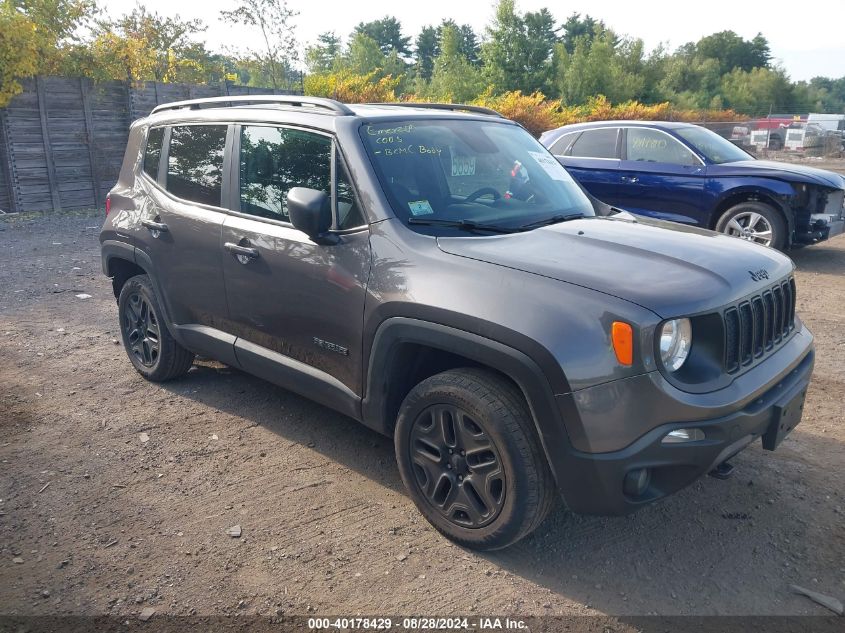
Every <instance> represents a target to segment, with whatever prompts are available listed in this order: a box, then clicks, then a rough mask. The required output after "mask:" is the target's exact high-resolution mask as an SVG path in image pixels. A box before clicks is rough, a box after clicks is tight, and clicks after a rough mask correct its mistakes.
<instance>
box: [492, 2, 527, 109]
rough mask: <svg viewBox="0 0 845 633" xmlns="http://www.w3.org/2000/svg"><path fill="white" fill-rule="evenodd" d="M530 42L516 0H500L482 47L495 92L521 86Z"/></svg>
mask: <svg viewBox="0 0 845 633" xmlns="http://www.w3.org/2000/svg"><path fill="white" fill-rule="evenodd" d="M526 48H527V42H526V40H525V31H524V29H523V22H522V18H521V17H520V16H519V14H517V12H516V5H515V3H514V0H499V3H498V5H496V14H495V17H494V19H493V22H492V24H491V25H490V26H489V27H488V28H487V41H486V42H485V43H484V44H483V45H482V47H481V57H482V60H483V63H484V71H485V75H486V77H487V79H488V81H489V83H490V85H491V86H492V89H493V92H494V93H501V92H507V91H510V90H520V89H522V86H523V77H524V72H525V51H526Z"/></svg>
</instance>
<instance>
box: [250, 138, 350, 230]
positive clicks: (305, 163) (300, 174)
mask: <svg viewBox="0 0 845 633" xmlns="http://www.w3.org/2000/svg"><path fill="white" fill-rule="evenodd" d="M331 156H332V142H331V139H329V138H328V137H326V136H323V135H321V134H314V133H312V132H305V131H302V130H294V129H289V128H279V127H269V126H244V127H243V128H241V153H240V210H241V212H242V213H249V214H251V215H257V216H260V217H263V218H271V219H274V220H283V221H285V222H287V221H289V216H288V211H287V195H288V191H289V190H290V189H291V188H293V187H308V188H309V189H317V190H319V191H325V192H326V193H327V194H329V193H330V191H331ZM350 209H351V207H350V208H349V209H347V210H350Z"/></svg>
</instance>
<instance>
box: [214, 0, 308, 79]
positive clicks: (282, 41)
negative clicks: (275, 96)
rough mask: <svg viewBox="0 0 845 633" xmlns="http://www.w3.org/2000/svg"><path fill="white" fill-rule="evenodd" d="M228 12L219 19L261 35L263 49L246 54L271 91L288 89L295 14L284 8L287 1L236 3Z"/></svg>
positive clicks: (293, 60) (293, 57)
mask: <svg viewBox="0 0 845 633" xmlns="http://www.w3.org/2000/svg"><path fill="white" fill-rule="evenodd" d="M238 2H239V4H238V6H237V7H236V8H235V9H233V10H231V11H221V12H220V15H221V17H222V18H223V19H224V20H225V21H227V22H231V23H233V24H245V25H247V26H252V27H255V28H257V29H258V30H260V31H261V36H262V40H263V42H264V46H263V47H261V48H253V49H251V50H250V53H251V54H252V56H253V57H254V58H255V60H256V61H257V62H258V63H259V65H260V66H262V67H263V68H264V71H265V73H266V75H267V77H268V79H269V81H270V83H271V85H272V86H273V88H282V87H288V88H289V87H291V86H292V83H293V76H294V72H293V67H294V64H295V63H296V61H297V59H298V55H297V40H296V30H295V28H294V25H293V24H292V23H291V19H292V18H294V17H296V16H297V15H298V13H297V12H296V11H294V10H292V9H291V8H290V7H288V3H287V0H238Z"/></svg>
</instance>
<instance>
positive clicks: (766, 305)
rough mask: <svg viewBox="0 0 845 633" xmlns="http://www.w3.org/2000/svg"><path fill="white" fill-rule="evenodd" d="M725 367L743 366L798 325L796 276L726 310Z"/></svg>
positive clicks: (733, 370)
mask: <svg viewBox="0 0 845 633" xmlns="http://www.w3.org/2000/svg"><path fill="white" fill-rule="evenodd" d="M723 321H724V324H725V370H726V371H727V372H728V373H729V374H735V373H736V372H738V371H739V370H740V369H741V368H743V367H747V366H749V365H751V364H753V363H754V361H755V360H757V359H759V358H762V357H763V355H764V354H766V352H769V351H771V350H773V349H775V348H776V347H780V346H781V345H782V344H783V343H784V342H786V340H787V338H788V337H789V333H790V332H792V330H794V329H795V280H794V279H792V278H790V279H788V280H786V281H782V282H780V283H778V284H775V285H774V286H771V287H770V288H767V289H766V290H764V291H763V292H761V293H760V294H759V295H755V296H753V297H751V298H749V299H745V300H743V301H741V302H739V303H738V304H737V305H735V306H731V307H730V308H727V309H726V310H725V311H724V316H723Z"/></svg>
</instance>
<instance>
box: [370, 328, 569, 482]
mask: <svg viewBox="0 0 845 633" xmlns="http://www.w3.org/2000/svg"><path fill="white" fill-rule="evenodd" d="M404 343H414V344H419V345H424V346H427V347H432V348H435V349H440V350H443V351H445V352H450V353H453V354H459V355H461V356H464V357H466V358H468V359H470V360H473V361H475V362H477V363H479V364H481V365H485V366H487V367H490V368H491V369H495V370H497V371H499V372H501V373H503V374H505V375H506V376H508V377H509V378H510V379H511V380H513V381H514V382H515V383H516V385H517V387H518V388H519V389H520V391H522V393H523V395H524V396H525V400H526V402H527V403H528V407H529V409H530V411H531V416H532V418H533V421H534V427H535V429H536V431H537V436H538V438H539V439H540V444H541V446H542V447H543V452H544V454H545V456H546V462H547V463H548V464H549V467H550V468H551V470H552V474H553V475H554V477H555V480H556V481H557V482H558V484H559V485H558V487H559V488H560V483H561V479H560V477H562V475H563V468H562V464H561V462H562V460H561V458H560V457H561V454H562V453H564V452H567V453H568V452H569V451H570V450H571V444H570V441H569V436H568V434H567V432H566V427H565V426H564V422H563V418H562V416H561V412H560V409H559V408H558V405H557V403H556V401H555V397H554V394H553V393H552V389H551V386H550V384H549V381H548V379H547V378H546V376H545V375H544V374H543V371H542V370H541V369H540V366H539V365H538V364H537V363H536V362H534V360H533V359H531V358H530V357H529V356H528V355H526V354H524V353H523V352H521V351H519V350H517V349H514V348H512V347H509V346H507V345H504V344H502V343H500V342H498V341H495V340H493V339H489V338H485V337H483V336H480V335H478V334H473V333H471V332H467V331H465V330H459V329H457V328H453V327H450V326H447V325H442V324H439V323H433V322H430V321H422V320H420V319H413V318H408V317H391V318H388V319H386V320H385V321H383V322H382V323H381V324H380V325H379V327H378V329H377V330H376V334H375V336H374V338H373V343H372V352H371V353H370V358H369V365H368V367H367V373H366V383H365V386H366V389H365V396H364V399H363V400H362V402H361V418H362V422H363V423H364V424H365V425H366V426H368V427H370V428H372V429H374V430H376V431H378V432H380V433H382V434H385V435H388V436H391V435H392V434H393V426H394V422H395V421H394V420H388V419H385V418H386V417H387V416H386V412H385V409H386V404H387V402H386V401H387V393H388V380H389V378H390V372H389V368H390V367H391V363H392V361H393V358H394V356H395V353H396V351H397V348H398V346H399V345H401V344H404Z"/></svg>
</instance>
